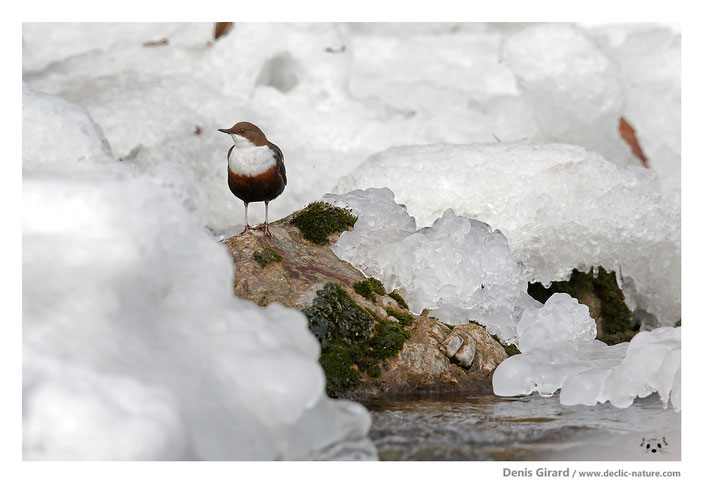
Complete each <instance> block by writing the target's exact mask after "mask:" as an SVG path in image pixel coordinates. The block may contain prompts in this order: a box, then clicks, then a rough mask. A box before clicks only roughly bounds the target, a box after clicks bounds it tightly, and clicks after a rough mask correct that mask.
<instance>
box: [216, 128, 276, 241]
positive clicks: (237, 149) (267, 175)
mask: <svg viewBox="0 0 704 484" xmlns="http://www.w3.org/2000/svg"><path fill="white" fill-rule="evenodd" d="M218 131H220V132H222V133H226V134H229V135H230V136H232V140H233V141H234V143H235V144H234V145H232V146H231V147H230V150H229V151H228V152H227V183H228V185H229V186H230V191H231V192H232V194H233V195H234V196H236V197H237V198H239V199H240V200H242V201H243V202H244V230H243V231H242V233H245V232H247V231H248V230H251V229H252V227H250V225H249V221H248V219H247V208H248V206H249V204H250V203H252V202H264V206H265V213H266V214H265V218H264V234H265V235H268V236H270V237H271V232H270V231H269V202H270V201H272V200H274V199H275V198H276V197H278V196H279V195H281V194H282V193H283V191H284V188H285V187H286V183H287V180H286V166H284V154H283V153H282V152H281V149H280V148H279V147H278V146H276V145H275V144H274V143H272V142H271V141H269V140H268V139H266V135H265V134H264V132H263V131H262V130H261V129H259V128H258V127H257V126H256V125H254V124H252V123H250V122H247V121H240V122H239V123H237V124H235V125H234V126H233V127H232V128H218Z"/></svg>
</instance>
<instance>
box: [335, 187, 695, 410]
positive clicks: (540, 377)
mask: <svg viewBox="0 0 704 484" xmlns="http://www.w3.org/2000/svg"><path fill="white" fill-rule="evenodd" d="M323 200H324V201H327V202H330V203H333V204H334V205H337V206H341V207H347V208H349V209H351V210H352V211H353V212H354V213H355V214H357V215H358V217H359V218H358V221H357V223H356V224H355V227H354V229H353V230H352V231H347V232H343V233H342V234H341V235H340V238H339V239H338V241H337V242H336V243H335V244H333V246H332V249H333V251H334V252H335V254H337V255H338V257H340V258H341V259H343V260H347V261H348V262H350V263H351V264H353V265H354V266H355V267H357V268H358V269H360V270H362V271H363V272H364V273H365V275H367V276H373V277H376V278H378V279H380V280H381V281H382V282H383V283H384V286H385V288H386V290H387V291H392V290H394V289H397V290H398V291H399V292H400V293H401V295H402V296H403V297H404V299H405V300H406V302H407V303H408V305H409V308H410V310H411V311H412V312H414V313H416V314H418V313H420V312H421V311H423V310H424V309H430V310H431V311H430V315H432V316H435V317H438V318H439V319H440V320H442V321H445V322H447V323H450V324H461V323H464V322H466V321H467V320H476V321H478V322H480V323H481V324H483V325H485V326H486V328H487V330H488V331H489V332H490V333H492V334H497V335H498V336H499V337H500V338H501V339H502V340H503V341H504V342H506V343H515V344H516V346H517V347H518V349H519V350H520V351H521V353H520V354H518V355H515V356H512V357H510V358H508V359H507V360H505V361H504V362H503V363H501V365H499V367H498V368H497V369H496V371H495V373H494V377H493V385H494V392H495V393H496V394H497V395H502V396H513V395H525V394H530V393H533V392H538V393H540V394H541V395H544V396H550V395H553V394H554V393H555V392H557V391H558V390H561V392H560V402H561V403H562V404H565V405H575V404H586V405H595V404H596V403H604V402H606V401H610V402H611V403H612V404H613V405H614V406H617V407H627V406H629V405H631V403H632V402H633V399H634V398H636V397H645V396H648V395H649V394H650V393H653V392H655V391H657V392H658V393H659V394H660V398H661V399H662V401H663V403H664V404H665V405H667V404H668V403H669V402H671V403H672V405H673V406H674V407H675V408H677V409H679V408H680V407H681V397H680V390H679V389H680V383H679V368H680V349H679V347H680V336H679V334H680V333H679V332H680V329H679V328H659V329H656V330H653V331H642V332H640V333H638V334H637V335H636V337H635V338H634V339H633V340H632V342H631V343H622V344H619V345H615V346H607V345H606V343H603V342H601V341H598V340H596V339H595V338H596V335H597V328H596V322H595V321H594V319H593V318H592V317H591V316H590V313H589V308H588V307H587V306H585V305H583V304H580V303H579V302H578V301H577V300H576V299H575V298H573V297H571V296H570V295H568V294H564V293H555V294H553V295H552V296H551V297H550V298H549V299H548V300H547V301H546V302H545V304H544V305H542V304H540V303H539V302H537V301H535V300H533V299H532V298H531V297H530V296H529V295H528V294H527V292H526V290H527V282H526V274H525V269H524V267H523V265H522V264H521V263H520V262H518V261H516V259H514V256H513V255H512V253H511V250H510V247H509V243H508V240H507V239H506V237H504V236H503V234H501V232H500V231H498V230H491V227H490V226H489V225H487V224H485V223H484V222H481V221H478V220H473V219H468V218H465V217H461V216H458V215H456V214H455V213H454V212H453V211H452V209H448V210H447V211H446V212H445V213H444V214H443V215H442V217H440V218H438V219H437V220H435V222H434V223H433V224H432V226H430V227H423V228H421V229H416V224H415V219H414V218H413V217H411V216H410V215H408V213H407V210H406V207H405V206H402V205H399V204H397V203H396V202H395V200H394V194H393V192H392V191H391V190H389V189H388V188H369V189H367V190H354V191H352V192H349V193H345V194H340V195H338V194H328V195H326V196H325V197H323ZM670 395H672V396H670Z"/></svg>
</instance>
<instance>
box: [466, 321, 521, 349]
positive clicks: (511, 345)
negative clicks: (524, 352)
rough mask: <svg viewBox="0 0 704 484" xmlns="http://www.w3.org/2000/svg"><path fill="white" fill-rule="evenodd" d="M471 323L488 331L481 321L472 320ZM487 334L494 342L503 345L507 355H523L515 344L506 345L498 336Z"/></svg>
mask: <svg viewBox="0 0 704 484" xmlns="http://www.w3.org/2000/svg"><path fill="white" fill-rule="evenodd" d="M469 322H470V323H473V324H476V325H477V326H481V327H482V328H484V329H486V326H485V325H483V324H482V323H480V322H479V321H472V320H470V321H469ZM487 333H488V334H489V336H491V337H492V338H493V339H494V341H496V342H497V343H499V344H500V345H501V347H502V348H503V349H504V351H505V352H506V354H507V355H508V356H509V357H511V356H513V355H519V354H520V353H521V352H520V350H519V349H518V347H517V346H516V345H515V344H510V345H507V344H506V343H504V342H503V341H501V338H499V337H498V336H497V335H495V334H491V333H489V332H488V331H487Z"/></svg>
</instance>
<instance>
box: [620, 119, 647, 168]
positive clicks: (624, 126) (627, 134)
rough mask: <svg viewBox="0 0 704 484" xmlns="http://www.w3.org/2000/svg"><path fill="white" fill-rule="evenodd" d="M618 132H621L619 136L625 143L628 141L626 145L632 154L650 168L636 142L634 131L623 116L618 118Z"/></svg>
mask: <svg viewBox="0 0 704 484" xmlns="http://www.w3.org/2000/svg"><path fill="white" fill-rule="evenodd" d="M618 132H619V133H620V134H621V138H623V139H624V140H625V141H626V143H628V146H630V147H631V151H633V154H634V155H636V156H637V157H638V158H639V159H640V161H641V162H642V163H643V166H644V167H646V168H650V163H648V157H647V156H645V153H643V149H642V148H641V147H640V143H638V137H637V136H636V131H635V130H634V129H633V127H632V126H631V125H630V124H628V121H626V119H625V118H623V117H622V118H621V119H619V125H618Z"/></svg>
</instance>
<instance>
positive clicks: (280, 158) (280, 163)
mask: <svg viewBox="0 0 704 484" xmlns="http://www.w3.org/2000/svg"><path fill="white" fill-rule="evenodd" d="M267 146H269V148H270V149H271V151H273V152H274V158H275V159H276V172H277V173H278V174H279V175H280V176H281V177H282V178H283V179H284V185H286V183H287V180H286V167H285V166H284V154H283V153H282V152H281V149H280V148H279V147H278V146H276V145H275V144H274V143H271V142H269V143H267Z"/></svg>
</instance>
